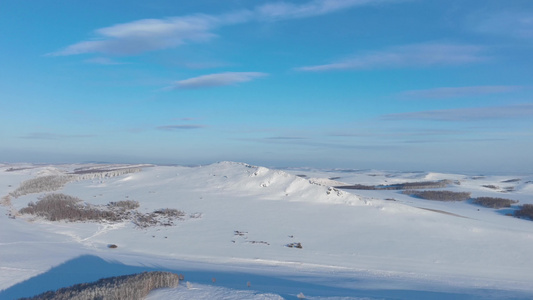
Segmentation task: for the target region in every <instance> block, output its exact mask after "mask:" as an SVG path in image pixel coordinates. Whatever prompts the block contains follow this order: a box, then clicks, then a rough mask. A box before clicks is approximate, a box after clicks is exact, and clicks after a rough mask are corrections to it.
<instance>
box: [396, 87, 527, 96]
mask: <svg viewBox="0 0 533 300" xmlns="http://www.w3.org/2000/svg"><path fill="white" fill-rule="evenodd" d="M520 89H523V87H522V86H516V85H485V86H465V87H441V88H435V89H427V90H412V91H405V92H402V93H400V96H402V97H406V98H431V99H435V98H458V97H470V96H480V95H489V94H500V93H508V92H514V91H517V90H520Z"/></svg>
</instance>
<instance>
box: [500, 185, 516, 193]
mask: <svg viewBox="0 0 533 300" xmlns="http://www.w3.org/2000/svg"><path fill="white" fill-rule="evenodd" d="M503 189H504V190H505V192H513V191H514V190H515V188H514V186H506V187H504V188H503Z"/></svg>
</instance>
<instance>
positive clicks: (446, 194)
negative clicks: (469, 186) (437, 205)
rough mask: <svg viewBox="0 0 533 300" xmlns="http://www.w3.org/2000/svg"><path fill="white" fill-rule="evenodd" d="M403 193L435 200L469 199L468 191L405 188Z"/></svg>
mask: <svg viewBox="0 0 533 300" xmlns="http://www.w3.org/2000/svg"><path fill="white" fill-rule="evenodd" d="M403 194H406V195H410V196H413V197H418V198H422V199H426V200H435V201H464V200H467V199H470V193H468V192H452V191H413V190H407V191H404V192H403Z"/></svg>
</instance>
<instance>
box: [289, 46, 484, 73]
mask: <svg viewBox="0 0 533 300" xmlns="http://www.w3.org/2000/svg"><path fill="white" fill-rule="evenodd" d="M483 51H484V48H483V47H480V46H475V45H460V44H446V43H423V44H414V45H404V46H396V47H392V48H390V49H387V50H383V51H377V52H371V53H367V54H362V55H358V56H354V57H352V58H348V59H345V60H341V61H338V62H334V63H329V64H324V65H315V66H304V67H300V68H297V69H296V70H298V71H306V72H323V71H338V70H367V69H386V68H400V67H429V66H435V65H436V66H447V65H463V64H469V63H477V62H481V61H485V60H487V59H489V58H488V57H487V56H484V55H483V54H482V52H483Z"/></svg>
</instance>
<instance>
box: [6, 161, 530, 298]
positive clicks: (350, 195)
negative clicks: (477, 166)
mask: <svg viewBox="0 0 533 300" xmlns="http://www.w3.org/2000/svg"><path fill="white" fill-rule="evenodd" d="M81 167H83V168H84V169H88V170H89V169H91V168H96V166H80V165H61V166H34V165H20V166H19V165H17V166H13V165H3V166H1V167H0V180H1V187H0V192H1V195H2V196H3V195H8V194H9V193H10V192H11V191H13V190H14V189H15V188H16V187H17V186H18V185H19V184H20V183H21V182H22V181H24V180H27V179H30V178H34V177H37V176H46V175H57V174H66V173H72V172H73V171H74V170H75V169H78V170H79V168H81ZM113 167H115V168H116V167H117V166H113ZM10 168H12V169H13V170H10V171H9V172H6V170H8V169H10ZM441 179H449V180H451V181H453V182H455V183H454V184H451V185H450V186H449V187H446V188H444V189H447V190H453V191H468V192H471V193H472V195H473V196H474V197H478V196H494V197H496V196H499V197H505V198H512V199H516V200H520V203H521V204H523V203H533V197H531V196H532V195H533V189H532V186H533V184H532V183H529V181H532V180H533V177H531V176H529V177H528V176H485V177H483V178H479V177H476V178H473V177H472V176H465V175H457V174H438V173H424V172H418V173H402V172H385V171H375V170H364V171H351V172H347V171H346V170H330V171H324V170H309V169H298V170H284V171H281V170H272V169H267V168H264V167H256V166H250V165H247V164H243V163H234V162H220V163H216V164H212V165H207V166H200V167H181V166H144V167H143V170H142V171H141V172H136V173H131V174H124V175H120V176H116V177H94V178H92V179H84V180H79V181H73V182H70V183H68V184H66V185H65V186H64V187H63V188H62V190H60V191H58V192H61V193H64V194H67V195H71V196H76V197H78V198H80V199H83V200H84V201H86V202H88V203H91V204H95V205H105V204H107V203H109V202H111V201H120V200H136V201H139V202H140V207H139V208H138V211H139V212H144V213H149V212H152V211H154V210H158V209H162V208H175V209H179V210H182V211H184V212H185V213H186V216H185V217H184V218H183V220H178V221H176V222H175V226H155V227H148V228H145V229H141V228H138V227H135V225H133V224H132V223H131V222H120V223H100V224H97V223H66V222H49V221H45V220H42V219H39V218H35V217H32V216H28V215H22V216H21V215H18V216H17V218H16V219H11V218H8V216H7V215H8V214H9V213H10V212H14V211H15V210H19V209H21V208H23V207H25V206H26V205H27V204H28V202H30V201H34V202H35V201H37V200H38V198H39V197H42V196H43V195H44V194H46V193H40V194H29V195H24V196H21V197H18V198H13V197H11V199H10V201H9V202H10V203H4V206H1V210H2V217H1V218H0V222H1V224H0V225H1V226H2V228H3V229H4V230H2V232H1V233H0V238H1V240H0V268H1V270H2V272H1V275H0V289H6V291H4V292H3V293H4V294H2V292H0V298H2V297H1V296H3V295H4V296H6V295H15V294H16V293H18V292H17V291H18V290H17V288H19V287H22V286H24V282H23V281H24V280H28V281H27V282H28V283H31V282H32V280H37V279H39V278H41V279H39V280H43V282H47V281H46V280H44V279H42V278H51V277H50V276H51V275H49V274H53V272H52V271H53V270H55V269H56V268H59V267H58V266H59V265H61V264H62V263H64V264H65V265H69V264H68V263H69V262H79V261H77V260H76V258H77V257H80V256H86V255H90V256H91V257H100V258H104V259H105V260H106V261H109V262H113V264H108V263H103V266H105V267H102V268H101V271H95V273H98V276H102V277H103V276H106V275H109V274H111V273H112V274H115V273H116V272H119V271H120V272H122V271H124V272H125V270H126V269H124V268H122V267H120V268H118V267H116V266H115V264H119V265H121V266H136V267H138V268H156V269H157V268H166V269H170V270H175V271H177V272H184V273H185V271H188V273H189V274H196V275H194V276H192V279H189V278H191V277H189V278H188V280H193V279H195V280H196V281H194V282H193V284H195V285H197V284H198V285H197V287H198V288H200V287H202V290H200V289H197V290H192V291H191V290H189V291H185V288H182V289H179V288H178V289H179V291H161V292H158V293H155V294H154V295H153V297H154V298H153V299H158V298H157V297H159V299H163V298H165V296H164V295H165V293H178V294H183V295H189V296H190V297H197V296H193V295H195V294H187V293H208V294H209V293H211V295H224V294H226V295H229V294H235V297H233V298H231V297H230V299H245V298H247V297H248V298H251V296H249V295H251V294H250V293H252V294H254V295H257V297H256V298H254V299H277V298H276V297H280V296H282V297H284V298H291V297H292V298H294V299H296V295H297V294H298V293H299V292H303V293H304V294H305V295H306V297H308V299H313V298H312V297H321V298H320V299H326V298H327V297H348V296H351V297H352V298H351V299H357V298H358V297H359V298H364V297H366V296H368V297H371V298H372V297H377V298H404V299H409V298H413V296H424V295H425V296H435V295H440V296H442V297H444V298H446V297H449V298H450V299H451V298H461V297H459V296H463V298H468V297H470V296H472V295H473V296H474V297H475V296H476V295H477V296H479V295H485V296H486V295H488V294H491V295H499V296H505V295H512V296H513V297H514V298H520V297H523V298H524V299H526V298H528V297H529V296H531V295H533V287H532V286H531V285H530V282H531V281H532V280H533V275H531V272H530V270H531V269H532V267H533V261H532V260H531V259H529V253H530V249H532V248H533V222H531V221H528V220H521V219H517V218H512V217H508V216H505V215H504V213H502V212H501V211H496V210H494V209H488V208H483V207H480V206H476V205H473V204H471V203H466V202H461V203H459V202H457V203H456V202H451V203H450V202H437V201H428V200H423V199H416V198H413V197H410V196H408V195H403V194H401V193H400V191H394V190H387V191H381V190H380V191H362V190H346V191H343V190H339V189H335V188H332V187H331V186H332V185H335V186H342V185H351V184H356V183H357V184H365V185H377V184H393V183H404V182H416V181H428V180H432V181H434V180H441ZM515 179H520V180H515ZM488 185H495V186H496V185H498V187H499V188H498V189H493V188H487V187H484V186H488ZM510 186H512V187H513V189H512V190H511V189H510V188H507V187H510ZM505 188H507V189H505ZM384 199H395V200H396V201H390V200H384ZM294 243H301V245H302V249H298V248H290V247H287V245H289V244H294ZM109 244H116V245H118V248H117V249H109V248H107V245H109ZM82 261H83V260H82ZM79 265H83V263H78V264H77V265H76V266H79ZM110 266H113V267H110ZM50 268H52V269H50ZM117 268H118V269H117ZM59 270H63V269H61V268H59ZM106 270H107V271H106ZM113 272H114V273H113ZM120 272H119V273H120ZM108 273H109V274H108ZM38 274H41V275H40V276H41V277H39V276H37V277H34V276H36V275H38ZM47 274H48V275H47ZM212 274H219V275H217V277H219V278H217V284H211V278H212V276H213V275H212ZM238 274H240V275H238ZM243 274H244V275H243ZM77 276H80V275H77ZM95 276H96V274H95ZM195 276H196V277H195ZM220 276H222V277H220ZM35 278H37V279H35ZM81 278H82V277H80V280H81ZM97 278H98V277H97ZM97 278H96V279H97ZM250 278H253V280H252V282H253V285H252V288H251V289H250V288H247V287H246V286H245V282H247V281H250V280H251V279H250ZM73 279H74V278H73ZM89 279H90V276H89V277H87V278H85V277H83V280H89ZM282 279H283V280H282ZM67 281H68V280H67ZM67 281H65V284H66V283H67ZM258 281H259V282H263V283H262V284H258V283H257V282H258ZM237 282H238V283H237ZM33 286H35V284H34V285H33ZM49 288H50V287H49ZM49 288H48V289H49ZM40 289H41V290H39V288H35V289H34V290H33V291H32V290H26V291H24V292H26V293H30V294H25V295H26V296H29V295H31V293H33V292H35V293H37V292H39V291H44V290H46V289H47V288H46V287H40ZM241 289H242V290H246V291H242V292H239V293H242V294H241V295H242V296H237V295H238V294H239V293H237V292H236V291H237V290H241ZM256 289H257V290H256ZM450 289H452V290H453V291H457V292H458V293H459V294H450ZM232 291H234V292H232ZM387 291H390V292H387ZM409 291H410V292H409ZM424 293H426V294H424ZM432 293H437V294H432ZM439 293H440V294H439ZM484 293H485V294H484ZM487 293H488V294H487ZM178 294H176V295H178ZM17 295H18V294H17ZM158 295H159V296H158ZM247 295H248V296H247ZM365 295H366V296H365ZM19 296H20V295H19ZM180 297H182V296H180ZM183 297H185V296H183ZM198 297H199V296H198ZM202 297H203V296H202ZM239 297H241V298H239ZM254 297H255V296H254ZM176 298H177V299H179V298H178V296H176ZM215 298H216V297H215ZM183 299H185V298H183ZM314 299H319V298H314ZM331 299H333V298H331Z"/></svg>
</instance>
